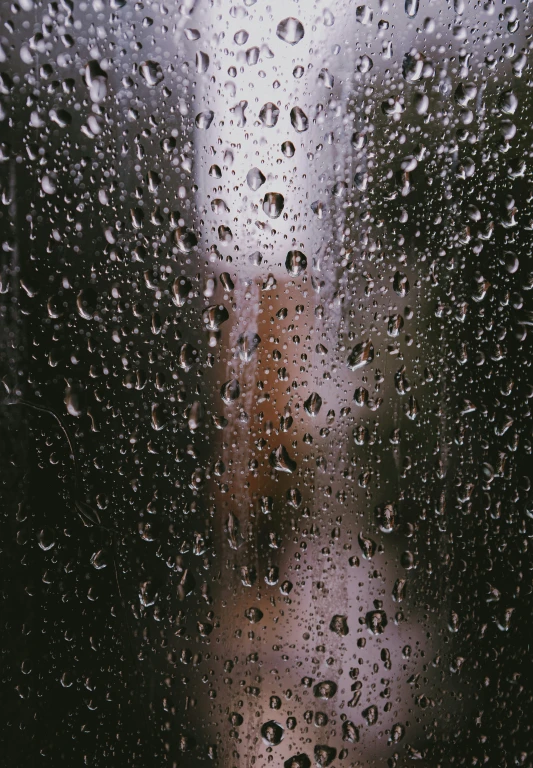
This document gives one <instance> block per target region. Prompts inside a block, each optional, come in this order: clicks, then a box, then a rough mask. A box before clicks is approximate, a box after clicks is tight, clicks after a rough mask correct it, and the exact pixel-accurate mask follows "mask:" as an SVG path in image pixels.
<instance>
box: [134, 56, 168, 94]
mask: <svg viewBox="0 0 533 768" xmlns="http://www.w3.org/2000/svg"><path fill="white" fill-rule="evenodd" d="M139 72H140V73H141V76H142V78H143V79H144V81H145V82H146V84H147V85H148V86H150V88H154V87H155V86H156V85H158V83H160V82H161V81H162V80H163V70H162V69H161V64H159V63H158V62H157V61H143V63H142V64H141V66H140V67H139Z"/></svg>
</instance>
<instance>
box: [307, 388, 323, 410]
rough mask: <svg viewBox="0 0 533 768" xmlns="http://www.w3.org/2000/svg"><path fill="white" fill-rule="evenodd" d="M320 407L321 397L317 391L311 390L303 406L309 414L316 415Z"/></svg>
mask: <svg viewBox="0 0 533 768" xmlns="http://www.w3.org/2000/svg"><path fill="white" fill-rule="evenodd" d="M321 407H322V398H321V397H320V395H319V394H318V393H317V392H313V393H312V394H311V395H309V397H308V398H307V400H306V401H305V403H304V408H305V410H306V412H307V413H308V414H309V416H318V412H319V411H320V409H321Z"/></svg>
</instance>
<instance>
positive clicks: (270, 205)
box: [263, 192, 285, 219]
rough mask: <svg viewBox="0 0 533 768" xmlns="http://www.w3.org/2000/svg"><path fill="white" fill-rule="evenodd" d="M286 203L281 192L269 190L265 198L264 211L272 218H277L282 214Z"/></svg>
mask: <svg viewBox="0 0 533 768" xmlns="http://www.w3.org/2000/svg"><path fill="white" fill-rule="evenodd" d="M284 204H285V201H284V199H283V195H280V194H279V192H267V193H266V195H265V197H264V198H263V211H264V212H265V213H266V215H267V216H269V217H270V218H271V219H277V218H278V217H279V216H281V212H282V211H283V206H284Z"/></svg>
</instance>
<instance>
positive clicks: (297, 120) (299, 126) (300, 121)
mask: <svg viewBox="0 0 533 768" xmlns="http://www.w3.org/2000/svg"><path fill="white" fill-rule="evenodd" d="M291 124H292V127H293V128H294V130H295V131H298V133H303V132H304V131H307V129H308V128H309V119H308V117H307V115H306V114H305V112H304V111H303V109H301V108H300V107H293V108H292V109H291Z"/></svg>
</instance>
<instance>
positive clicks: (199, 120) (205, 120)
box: [195, 109, 215, 131]
mask: <svg viewBox="0 0 533 768" xmlns="http://www.w3.org/2000/svg"><path fill="white" fill-rule="evenodd" d="M214 117H215V113H214V112H213V111H212V110H210V109H207V110H206V111H205V112H200V113H199V114H198V115H196V120H195V122H196V127H197V128H200V130H202V131H207V129H208V128H209V126H210V125H211V123H212V122H213V118H214Z"/></svg>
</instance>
